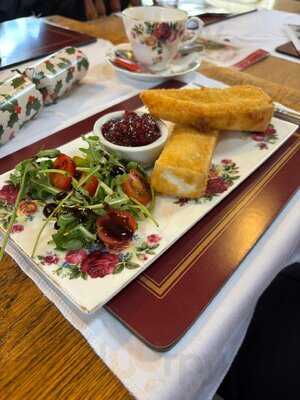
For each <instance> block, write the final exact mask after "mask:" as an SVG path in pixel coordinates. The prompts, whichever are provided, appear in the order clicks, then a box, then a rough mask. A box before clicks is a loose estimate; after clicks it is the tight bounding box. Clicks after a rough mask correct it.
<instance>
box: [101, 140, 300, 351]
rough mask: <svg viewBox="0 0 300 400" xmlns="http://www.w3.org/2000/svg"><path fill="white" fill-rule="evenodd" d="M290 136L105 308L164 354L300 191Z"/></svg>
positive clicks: (298, 158) (296, 149) (297, 145)
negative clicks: (291, 198) (296, 192)
mask: <svg viewBox="0 0 300 400" xmlns="http://www.w3.org/2000/svg"><path fill="white" fill-rule="evenodd" d="M297 165H298V166H299V165H300V137H299V134H298V136H297V135H294V136H293V137H292V138H290V139H289V140H288V142H287V143H286V144H285V145H283V146H282V147H281V148H280V149H279V150H278V151H277V152H276V153H275V154H274V155H273V156H272V157H271V158H270V159H269V160H268V161H267V162H265V163H264V164H263V165H262V166H261V167H260V168H259V169H258V170H257V171H256V172H255V173H253V174H252V175H251V176H250V177H249V178H247V179H246V180H245V181H244V182H243V183H242V184H241V185H240V186H239V187H238V188H236V189H235V190H234V191H233V192H232V193H231V194H229V195H228V196H227V197H226V198H225V199H224V200H222V202H221V203H220V204H219V205H218V206H217V207H215V208H214V209H213V210H212V211H210V212H209V214H207V215H206V216H205V217H204V218H203V219H202V220H201V221H200V222H198V223H197V224H196V225H195V226H194V227H193V228H192V229H191V230H189V231H188V232H187V233H186V234H185V235H184V236H183V237H182V238H180V239H179V240H178V241H177V242H176V243H175V244H174V245H173V246H172V247H171V248H170V249H169V250H167V251H166V252H165V253H164V254H163V255H162V256H161V257H159V259H158V260H156V261H155V262H154V263H153V264H152V265H151V266H150V267H149V268H148V269H147V270H146V271H145V272H144V273H142V274H141V275H140V276H139V277H138V278H137V279H136V280H135V281H134V282H132V283H131V284H130V285H128V286H127V287H126V288H125V289H124V290H123V291H122V292H120V293H119V294H118V295H117V296H115V297H114V298H113V299H112V300H111V301H110V302H109V303H108V304H107V305H106V308H107V309H108V310H109V311H110V312H111V313H112V314H113V315H115V316H116V317H117V318H118V319H119V320H120V321H121V322H123V323H124V324H125V325H126V326H127V327H128V328H129V329H130V330H131V331H132V332H134V333H135V335H137V336H138V337H139V338H140V339H141V340H143V341H144V342H145V343H146V344H148V345H149V346H150V347H152V348H154V349H156V350H158V351H166V350H168V349H169V348H170V347H172V346H173V345H174V344H175V343H176V342H177V341H178V340H179V339H180V338H181V337H182V336H183V335H184V333H185V332H186V331H187V330H188V329H189V327H190V326H191V325H192V324H193V322H195V320H196V319H197V318H198V317H199V316H200V315H201V313H202V312H203V311H204V309H205V308H206V307H207V306H208V304H209V303H210V302H211V301H212V300H213V298H214V297H215V296H216V295H217V293H218V292H219V291H220V289H221V288H222V287H223V285H224V284H225V283H226V281H227V280H228V279H229V278H230V276H231V275H232V274H233V272H234V271H235V270H236V269H237V268H238V267H239V265H240V263H241V261H242V260H243V259H244V257H245V256H246V255H247V253H248V252H249V251H250V250H251V248H252V247H253V246H254V245H255V243H256V242H257V240H258V239H259V238H260V236H261V235H262V234H263V233H264V232H265V231H266V229H267V228H268V226H269V225H270V224H271V223H272V221H273V220H274V218H275V217H276V216H277V215H278V213H279V212H280V210H281V209H282V208H283V207H284V205H285V204H286V203H287V201H288V200H289V198H290V197H291V196H292V194H293V193H294V192H295V191H296V190H297V188H298V187H299V183H300V179H299V175H298V174H295V171H296V169H297V168H298V167H297Z"/></svg>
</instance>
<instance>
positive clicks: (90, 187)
mask: <svg viewBox="0 0 300 400" xmlns="http://www.w3.org/2000/svg"><path fill="white" fill-rule="evenodd" d="M98 185H99V180H98V178H97V177H96V176H95V175H92V176H91V177H90V178H89V179H88V181H87V182H86V183H85V184H84V185H83V189H85V190H86V191H87V192H89V195H90V196H94V194H95V193H96V190H97V187H98Z"/></svg>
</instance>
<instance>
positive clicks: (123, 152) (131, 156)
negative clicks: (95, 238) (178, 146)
mask: <svg viewBox="0 0 300 400" xmlns="http://www.w3.org/2000/svg"><path fill="white" fill-rule="evenodd" d="M124 112H125V111H115V112H111V113H108V114H105V115H103V117H101V118H99V119H98V120H97V121H96V122H95V125H94V133H95V135H98V136H99V137H100V141H101V143H102V144H103V146H104V147H105V149H106V150H108V151H113V152H114V153H116V154H117V155H118V156H119V157H120V158H121V159H124V160H131V161H136V162H138V163H140V164H141V165H142V166H143V167H151V165H152V164H153V163H154V161H155V160H156V159H157V158H158V156H159V154H160V153H161V151H162V149H163V147H164V145H165V143H166V140H167V138H168V133H169V132H168V127H167V126H166V124H165V123H164V122H162V121H160V120H156V123H157V124H158V126H159V129H160V133H161V137H160V138H158V139H157V140H155V141H154V142H153V143H150V144H147V145H145V146H136V147H128V146H120V145H117V144H114V143H111V142H109V141H108V140H106V139H105V137H104V136H103V134H102V126H103V125H104V124H105V123H106V122H108V121H110V120H112V119H118V118H122V117H123V116H124ZM134 112H135V113H136V114H138V115H143V114H145V111H134Z"/></svg>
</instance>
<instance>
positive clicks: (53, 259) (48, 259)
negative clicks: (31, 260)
mask: <svg viewBox="0 0 300 400" xmlns="http://www.w3.org/2000/svg"><path fill="white" fill-rule="evenodd" d="M38 259H39V261H40V263H41V264H42V265H56V264H57V263H58V262H59V257H58V255H57V254H56V253H52V252H48V253H47V254H46V255H45V256H38Z"/></svg>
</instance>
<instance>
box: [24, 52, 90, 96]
mask: <svg viewBox="0 0 300 400" xmlns="http://www.w3.org/2000/svg"><path fill="white" fill-rule="evenodd" d="M88 68H89V62H88V59H87V57H86V56H85V55H84V53H83V52H82V51H81V50H79V49H77V48H75V47H66V48H65V49H62V50H60V51H58V52H56V53H54V54H52V55H51V56H50V57H47V58H46V59H44V60H43V61H41V62H39V63H37V64H35V65H33V66H32V67H29V68H26V69H25V71H24V73H25V75H27V76H28V78H29V79H31V80H32V82H33V83H35V85H36V87H37V88H38V89H39V90H40V91H41V92H42V94H43V99H44V104H52V103H54V102H55V101H56V100H57V99H58V98H59V97H61V96H63V95H64V94H65V93H66V92H68V91H69V90H70V89H71V88H72V87H73V85H74V84H75V83H77V82H78V81H80V80H81V79H82V78H83V77H84V76H85V75H86V73H87V70H88Z"/></svg>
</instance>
